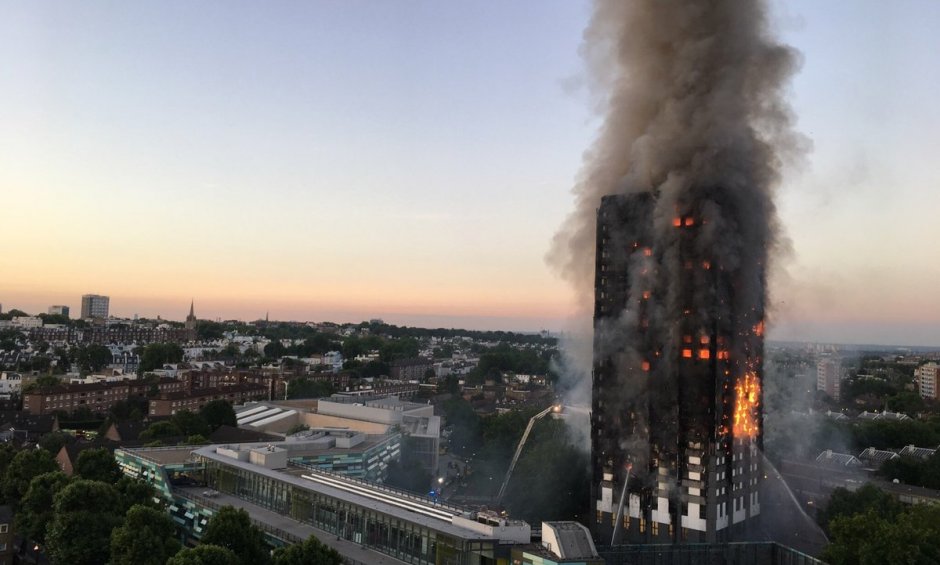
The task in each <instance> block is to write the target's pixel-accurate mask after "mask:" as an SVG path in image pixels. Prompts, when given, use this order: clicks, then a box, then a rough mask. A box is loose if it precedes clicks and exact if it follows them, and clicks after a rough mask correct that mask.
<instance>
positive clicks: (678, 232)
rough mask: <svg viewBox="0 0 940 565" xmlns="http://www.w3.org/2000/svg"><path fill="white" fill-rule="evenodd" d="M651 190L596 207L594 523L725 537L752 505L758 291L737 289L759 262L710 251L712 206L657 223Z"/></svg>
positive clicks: (650, 537) (631, 536)
mask: <svg viewBox="0 0 940 565" xmlns="http://www.w3.org/2000/svg"><path fill="white" fill-rule="evenodd" d="M704 192H705V193H712V194H719V193H721V192H722V191H720V190H712V191H704ZM656 199H657V197H656V195H655V194H651V193H637V194H633V195H621V196H607V197H604V198H603V199H602V200H601V205H600V208H599V210H598V212H597V255H596V274H595V278H596V280H595V285H596V286H595V310H594V321H595V346H594V347H595V358H594V377H593V378H594V381H593V406H592V415H591V434H592V466H593V475H594V482H593V491H592V492H593V495H594V496H593V499H594V504H595V505H596V508H595V509H596V516H595V524H594V531H595V532H596V535H597V537H598V539H599V541H604V542H608V540H610V541H609V543H618V542H639V541H651V542H682V541H688V542H713V541H720V540H728V539H731V538H732V537H733V534H732V533H731V532H733V531H734V530H735V529H736V528H737V527H739V526H737V525H738V524H742V523H744V522H746V521H748V520H749V519H751V518H754V517H756V516H757V515H758V514H759V513H760V500H759V497H758V485H759V482H760V481H759V478H760V477H761V473H762V468H761V467H762V466H761V447H762V446H761V423H762V422H761V409H760V383H761V352H762V342H763V338H762V334H763V321H762V318H763V300H762V296H759V295H756V294H755V293H754V292H753V291H749V290H748V288H747V285H750V284H753V283H755V282H756V283H758V286H761V287H762V285H763V279H764V272H763V271H764V268H763V264H762V263H757V264H752V265H743V264H740V263H738V264H734V265H732V264H729V262H728V261H727V258H723V257H722V256H721V255H720V253H719V250H715V249H710V248H709V247H708V246H707V244H706V242H707V241H708V237H707V235H705V234H706V232H708V231H709V230H712V229H714V226H712V225H711V223H712V222H715V221H718V220H719V218H718V217H716V216H715V211H714V210H709V209H708V208H709V206H697V205H696V204H694V203H690V204H688V205H685V206H678V207H676V208H675V213H674V214H673V216H672V217H671V218H669V219H668V221H666V219H665V218H657V217H656V215H655V212H656V209H657V208H656ZM708 201H710V200H709V199H706V200H705V202H708Z"/></svg>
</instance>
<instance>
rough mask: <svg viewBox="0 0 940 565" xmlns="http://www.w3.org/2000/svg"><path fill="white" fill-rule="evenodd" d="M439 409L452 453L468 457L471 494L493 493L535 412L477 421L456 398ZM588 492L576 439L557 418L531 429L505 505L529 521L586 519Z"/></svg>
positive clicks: (584, 464)
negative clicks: (470, 469)
mask: <svg viewBox="0 0 940 565" xmlns="http://www.w3.org/2000/svg"><path fill="white" fill-rule="evenodd" d="M443 410H444V414H445V418H446V420H447V423H448V428H449V430H450V439H449V446H450V449H451V450H452V451H454V452H456V453H459V454H461V455H463V456H465V457H470V458H471V459H472V460H471V463H470V465H471V467H472V475H471V476H470V477H469V481H468V482H469V488H470V489H471V490H472V491H473V493H474V494H495V493H496V491H497V489H498V488H499V486H500V484H502V481H503V478H504V477H505V475H506V471H507V470H508V468H509V463H510V461H511V459H512V455H513V453H514V452H515V449H516V446H517V444H518V443H519V440H520V439H521V438H522V434H523V433H524V432H525V428H526V426H527V425H528V422H529V419H530V418H531V417H532V416H534V415H535V413H536V412H537V411H538V409H529V410H513V411H510V412H506V413H504V414H498V415H493V416H486V417H482V418H481V417H480V416H479V415H477V414H476V412H474V410H473V407H472V406H470V404H469V403H468V402H467V401H465V400H463V399H462V398H460V397H454V398H451V399H449V400H448V401H446V402H445V403H444V404H443ZM589 488H590V478H589V461H588V455H587V453H586V452H585V451H584V450H583V449H582V448H580V447H579V440H578V438H575V437H574V436H573V435H572V432H571V430H570V429H569V428H568V427H566V426H565V424H564V422H562V421H561V420H555V419H552V418H543V419H541V420H539V421H538V422H536V424H535V426H534V427H533V430H532V434H531V435H530V436H529V440H528V442H527V444H526V447H525V450H524V451H523V452H522V456H521V457H520V459H519V462H518V463H517V467H516V470H515V472H514V473H513V479H512V482H511V483H510V487H509V489H508V491H507V496H506V499H505V500H504V501H503V502H504V503H505V504H506V506H507V507H508V508H509V509H510V511H511V512H512V514H513V515H514V516H518V517H520V518H522V519H525V520H528V521H530V522H532V523H538V522H539V521H541V520H558V519H566V520H571V519H578V518H581V517H583V516H584V515H585V512H586V508H585V506H584V504H585V502H586V501H587V500H588V498H589V495H588V490H589ZM545 493H558V494H560V495H561V496H554V497H547V496H545Z"/></svg>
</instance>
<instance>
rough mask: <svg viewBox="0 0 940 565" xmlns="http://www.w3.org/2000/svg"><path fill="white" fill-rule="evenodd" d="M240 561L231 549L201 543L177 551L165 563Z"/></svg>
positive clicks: (225, 563)
mask: <svg viewBox="0 0 940 565" xmlns="http://www.w3.org/2000/svg"><path fill="white" fill-rule="evenodd" d="M241 563H242V562H241V561H240V560H239V559H238V556H237V555H235V553H234V552H233V551H232V550H231V549H226V548H224V547H219V546H218V545H207V544H202V545H200V546H197V547H191V548H187V549H184V550H183V551H181V552H179V553H177V554H176V555H174V556H173V557H171V558H170V559H169V560H167V562H166V565H241Z"/></svg>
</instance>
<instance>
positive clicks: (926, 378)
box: [914, 362, 940, 400]
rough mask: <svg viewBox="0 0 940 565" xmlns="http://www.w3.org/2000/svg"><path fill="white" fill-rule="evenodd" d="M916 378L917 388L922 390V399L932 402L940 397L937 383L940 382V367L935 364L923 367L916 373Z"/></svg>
mask: <svg viewBox="0 0 940 565" xmlns="http://www.w3.org/2000/svg"><path fill="white" fill-rule="evenodd" d="M914 376H915V377H917V388H918V389H919V390H920V395H921V396H922V397H924V398H929V399H932V400H936V399H937V398H938V397H940V396H938V394H937V391H938V387H937V384H938V383H937V381H938V380H940V365H938V364H936V363H933V362H931V363H927V364H926V365H921V366H920V367H918V368H917V370H916V371H914Z"/></svg>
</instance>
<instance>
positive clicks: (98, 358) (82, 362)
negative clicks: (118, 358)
mask: <svg viewBox="0 0 940 565" xmlns="http://www.w3.org/2000/svg"><path fill="white" fill-rule="evenodd" d="M112 359H113V357H112V355H111V350H110V349H108V348H107V347H105V346H103V345H97V344H94V345H86V346H84V347H79V348H77V349H76V350H75V362H76V363H78V366H79V367H81V369H82V370H83V371H100V370H101V369H102V368H104V367H105V366H106V365H108V364H109V363H111V361H112Z"/></svg>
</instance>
